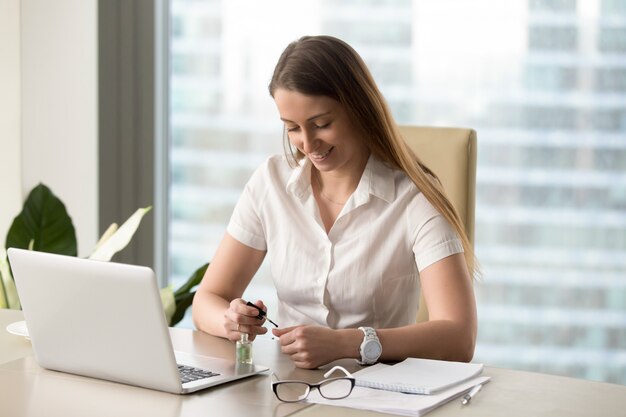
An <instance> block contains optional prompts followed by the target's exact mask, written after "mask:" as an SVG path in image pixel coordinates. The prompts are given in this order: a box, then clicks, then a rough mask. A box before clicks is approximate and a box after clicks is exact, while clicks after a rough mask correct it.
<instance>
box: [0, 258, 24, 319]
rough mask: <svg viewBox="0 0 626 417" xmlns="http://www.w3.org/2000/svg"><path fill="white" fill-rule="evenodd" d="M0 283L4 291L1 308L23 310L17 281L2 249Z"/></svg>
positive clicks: (0, 288)
mask: <svg viewBox="0 0 626 417" xmlns="http://www.w3.org/2000/svg"><path fill="white" fill-rule="evenodd" d="M0 281H1V282H0V290H1V291H2V300H0V308H11V309H13V310H19V309H21V308H22V305H21V303H20V299H19V297H18V295H17V288H15V281H14V280H13V276H12V275H11V268H9V261H8V260H7V253H6V250H5V249H4V248H0ZM2 304H4V306H3V305H2Z"/></svg>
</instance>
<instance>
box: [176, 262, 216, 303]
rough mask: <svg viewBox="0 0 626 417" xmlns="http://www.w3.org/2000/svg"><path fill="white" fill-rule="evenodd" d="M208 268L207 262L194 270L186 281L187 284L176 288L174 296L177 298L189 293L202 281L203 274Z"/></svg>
mask: <svg viewBox="0 0 626 417" xmlns="http://www.w3.org/2000/svg"><path fill="white" fill-rule="evenodd" d="M208 267H209V262H207V263H205V264H204V265H202V266H201V267H200V268H198V269H196V270H195V271H194V273H193V274H191V276H190V277H189V279H187V282H185V283H184V284H183V285H181V286H180V288H178V289H177V290H176V291H175V292H174V295H175V296H177V297H178V296H180V295H183V294H186V293H188V292H189V291H191V290H192V289H193V287H195V286H196V285H198V284H200V281H202V278H203V277H204V274H205V273H206V270H207V268H208Z"/></svg>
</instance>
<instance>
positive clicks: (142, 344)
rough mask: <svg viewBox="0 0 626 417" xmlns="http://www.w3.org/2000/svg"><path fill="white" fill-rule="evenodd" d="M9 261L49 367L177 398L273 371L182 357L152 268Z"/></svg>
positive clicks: (13, 256)
mask: <svg viewBox="0 0 626 417" xmlns="http://www.w3.org/2000/svg"><path fill="white" fill-rule="evenodd" d="M8 255H9V261H10V262H11V267H12V269H13V275H14V278H15V284H16V287H17V292H18V294H19V297H20V300H21V302H22V308H23V310H24V318H25V320H26V325H27V327H28V334H29V336H30V339H31V341H32V346H33V350H34V352H35V357H36V359H37V362H38V363H39V365H40V366H41V367H43V368H47V369H52V370H56V371H62V372H68V373H72V374H78V375H84V376H89V377H93V378H100V379H106V380H110V381H115V382H121V383H124V384H129V385H135V386H140V387H145V388H151V389H155V390H160V391H167V392H172V393H177V394H186V393H190V392H194V391H198V390H200V389H204V388H208V387H211V386H214V385H218V384H223V383H225V382H229V381H233V380H236V379H240V378H245V377H247V376H250V375H254V374H257V373H259V372H263V371H266V370H268V368H267V367H263V366H258V365H247V366H236V363H235V361H234V360H225V359H221V358H212V357H205V356H197V355H195V356H194V355H190V354H186V353H183V352H174V349H173V348H172V342H171V340H170V335H169V330H168V327H167V322H166V319H165V315H164V313H163V307H162V304H161V298H160V295H159V289H158V286H157V282H156V277H155V274H154V272H153V271H152V269H150V268H147V267H143V266H133V265H125V264H119V263H113V262H102V261H92V260H88V259H81V258H76V257H72V256H63V255H54V254H49V253H43V252H35V251H27V250H22V249H15V248H10V249H9V250H8ZM234 349H235V346H234V345H233V350H234ZM189 367H191V368H194V369H191V370H190V369H189Z"/></svg>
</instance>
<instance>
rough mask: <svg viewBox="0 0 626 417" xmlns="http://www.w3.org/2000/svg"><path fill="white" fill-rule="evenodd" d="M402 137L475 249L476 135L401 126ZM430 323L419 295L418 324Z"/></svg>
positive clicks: (456, 131)
mask: <svg viewBox="0 0 626 417" xmlns="http://www.w3.org/2000/svg"><path fill="white" fill-rule="evenodd" d="M400 133H401V134H402V136H403V137H404V139H405V140H406V142H407V143H408V144H409V146H410V147H411V149H413V151H414V152H415V153H416V154H417V156H418V157H419V158H420V160H421V161H422V162H423V163H424V164H425V165H426V166H427V167H428V168H430V169H431V170H432V171H433V172H434V173H435V174H437V176H438V177H439V179H440V180H441V183H442V185H443V188H444V189H445V191H446V195H447V196H448V198H449V199H450V201H451V202H452V205H453V206H454V208H456V210H457V211H458V213H459V216H461V220H462V221H463V224H464V225H465V232H466V233H467V237H468V238H469V241H470V243H471V244H472V245H474V208H475V201H476V132H475V131H474V130H472V129H461V128H449V127H421V126H400ZM427 320H428V309H427V307H426V303H425V301H424V296H423V294H420V304H419V310H418V312H417V322H418V323H419V322H422V321H427Z"/></svg>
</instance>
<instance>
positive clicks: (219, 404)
mask: <svg viewBox="0 0 626 417" xmlns="http://www.w3.org/2000/svg"><path fill="white" fill-rule="evenodd" d="M21 319H22V314H21V312H16V311H10V310H0V415H1V416H12V417H21V416H46V417H55V416H63V417H71V416H81V417H82V416H93V417H97V416H100V415H102V416H118V417H123V416H133V417H138V416H150V417H179V416H198V415H216V416H243V415H247V416H277V417H278V416H287V415H290V414H294V413H295V414H296V415H297V416H303V417H305V416H330V417H333V416H348V417H349V416H379V415H382V414H378V413H371V412H364V411H358V410H352V409H346V408H340V407H329V406H321V405H313V406H309V405H307V404H284V403H281V402H280V401H278V400H277V399H276V398H275V397H274V394H273V393H272V392H271V390H270V387H269V382H268V377H267V375H257V376H253V377H250V378H247V379H244V380H241V381H236V382H232V383H228V384H225V385H221V386H218V387H214V388H210V389H207V390H204V391H201V392H198V393H195V394H191V395H185V396H182V395H174V394H168V393H162V392H158V391H151V390H148V389H143V388H137V387H131V386H126V385H122V384H116V383H112V382H108V381H101V380H96V379H91V378H85V377H80V376H75V375H69V374H63V373H60V372H54V371H48V370H44V369H42V368H40V367H39V366H38V365H37V363H36V362H35V359H34V357H33V356H32V349H31V347H30V342H28V341H27V340H26V339H24V338H22V337H19V336H14V335H11V334H9V333H7V332H6V330H5V328H6V326H7V325H8V324H9V323H12V322H13V321H17V320H21ZM170 333H171V336H172V343H173V344H174V348H175V349H176V350H181V351H186V352H191V353H196V354H201V355H202V354H203V355H209V354H210V355H212V356H222V357H227V358H233V357H234V347H233V345H232V343H231V342H229V341H226V340H223V339H220V338H216V337H212V336H209V335H207V334H204V333H201V332H197V331H191V330H185V329H175V328H174V329H171V330H170ZM254 358H255V361H256V362H257V363H259V364H263V365H266V366H269V367H270V368H271V369H272V370H273V371H274V372H276V373H277V374H278V375H279V376H280V377H281V378H284V379H287V378H289V379H303V380H307V381H311V382H313V381H318V380H320V379H321V378H322V374H323V372H324V371H323V370H315V371H308V370H302V369H297V368H295V367H294V366H293V364H292V363H291V361H290V360H289V359H288V358H287V357H285V356H284V355H282V354H281V353H280V349H279V347H278V343H277V342H276V341H275V340H272V339H269V338H265V339H259V340H257V341H255V342H254ZM338 363H339V364H341V365H343V366H345V367H347V368H348V369H349V370H350V371H356V370H358V369H359V366H358V365H357V364H356V363H355V362H354V361H352V360H344V361H339V362H338ZM484 374H485V375H487V376H491V377H492V380H491V382H490V383H489V384H487V385H486V386H485V387H484V389H483V390H482V391H481V392H480V394H478V395H477V396H476V397H475V398H474V399H473V400H472V403H471V404H470V405H469V406H466V407H461V405H460V402H459V401H458V400H455V401H452V402H450V403H448V404H445V405H443V406H442V407H440V408H438V409H436V410H434V411H432V412H430V413H428V416H429V417H430V416H432V417H446V416H461V415H462V416H464V417H471V416H490V415H494V416H495V415H506V416H510V417H515V416H524V417H528V416H550V417H559V416H567V417H572V416H618V415H623V413H624V410H626V386H623V385H615V384H607V383H600V382H593V381H585V380H580V379H573V378H566V377H560V376H553V375H545V374H538V373H532V372H523V371H514V370H507V369H498V368H491V367H486V368H485V370H484Z"/></svg>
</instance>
